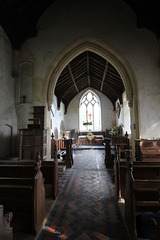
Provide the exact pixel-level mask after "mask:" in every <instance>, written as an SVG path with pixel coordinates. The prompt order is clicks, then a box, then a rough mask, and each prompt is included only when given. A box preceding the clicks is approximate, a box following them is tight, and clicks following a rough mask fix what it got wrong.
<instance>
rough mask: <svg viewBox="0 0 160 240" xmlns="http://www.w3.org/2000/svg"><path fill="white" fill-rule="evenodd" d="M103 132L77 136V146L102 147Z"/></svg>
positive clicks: (85, 133) (83, 133)
mask: <svg viewBox="0 0 160 240" xmlns="http://www.w3.org/2000/svg"><path fill="white" fill-rule="evenodd" d="M100 133H103V132H92V133H89V132H82V133H81V134H80V135H79V136H78V144H79V145H103V141H104V135H103V134H100Z"/></svg>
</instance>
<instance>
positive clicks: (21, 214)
mask: <svg viewBox="0 0 160 240" xmlns="http://www.w3.org/2000/svg"><path fill="white" fill-rule="evenodd" d="M40 164H41V163H40V162H39V161H33V160H32V161H28V162H27V161H16V162H14V161H8V162H7V161H5V163H4V161H0V176H1V177H0V193H1V194H0V203H1V204H3V205H4V206H5V209H6V211H11V212H13V216H14V217H13V220H12V222H11V226H12V227H13V228H14V229H15V230H24V231H27V232H33V233H37V232H38V231H39V230H40V228H41V226H42V223H43V221H44V217H45V189H44V184H43V176H42V172H41V171H40Z"/></svg>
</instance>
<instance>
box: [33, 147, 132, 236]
mask: <svg viewBox="0 0 160 240" xmlns="http://www.w3.org/2000/svg"><path fill="white" fill-rule="evenodd" d="M111 177H112V174H111V172H110V171H108V170H106V168H105V164H104V150H81V151H76V154H74V164H73V167H72V168H71V169H68V170H66V171H65V172H63V173H61V174H60V176H59V189H60V193H59V196H58V198H57V200H56V203H55V205H54V207H53V209H52V210H51V213H50V216H49V218H48V221H47V223H46V225H45V227H44V229H43V231H42V233H41V235H40V237H39V239H38V240H52V239H61V240H65V239H67V240H98V239H99V240H103V239H104V240H113V239H116V240H129V236H128V234H127V231H126V228H125V224H124V221H123V219H122V216H121V214H120V212H119V207H118V204H117V201H116V199H115V192H114V184H113V183H112V181H111Z"/></svg>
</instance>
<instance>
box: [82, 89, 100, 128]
mask: <svg viewBox="0 0 160 240" xmlns="http://www.w3.org/2000/svg"><path fill="white" fill-rule="evenodd" d="M79 123H80V130H81V131H87V130H101V107H100V100H99V98H98V96H97V95H96V94H95V93H94V92H93V91H91V90H89V91H87V92H86V93H85V94H84V95H83V96H82V98H81V100H80V104H79Z"/></svg>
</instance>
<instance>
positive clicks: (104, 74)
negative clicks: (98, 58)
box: [100, 62, 108, 92]
mask: <svg viewBox="0 0 160 240" xmlns="http://www.w3.org/2000/svg"><path fill="white" fill-rule="evenodd" d="M107 71H108V62H106V66H105V69H104V73H103V78H102V83H101V89H100V91H101V92H102V90H103V83H104V80H105V78H106V74H107Z"/></svg>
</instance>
